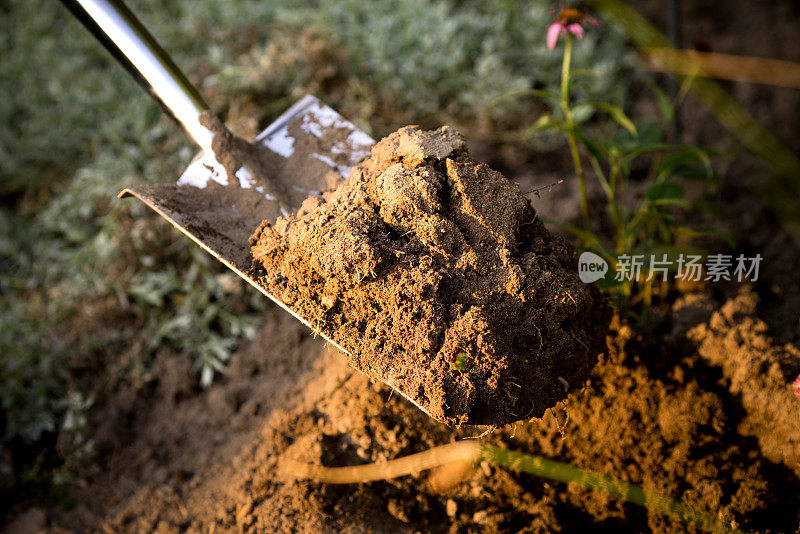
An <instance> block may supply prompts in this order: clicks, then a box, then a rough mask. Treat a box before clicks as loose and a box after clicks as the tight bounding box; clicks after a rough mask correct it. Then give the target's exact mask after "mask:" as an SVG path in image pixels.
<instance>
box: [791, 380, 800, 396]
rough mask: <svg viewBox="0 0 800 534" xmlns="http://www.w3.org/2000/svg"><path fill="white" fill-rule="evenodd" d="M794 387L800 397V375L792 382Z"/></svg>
mask: <svg viewBox="0 0 800 534" xmlns="http://www.w3.org/2000/svg"><path fill="white" fill-rule="evenodd" d="M792 388H794V394H795V395H797V396H798V397H800V375H798V376H797V378H795V379H794V382H792Z"/></svg>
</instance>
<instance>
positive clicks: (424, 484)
mask: <svg viewBox="0 0 800 534" xmlns="http://www.w3.org/2000/svg"><path fill="white" fill-rule="evenodd" d="M756 302H757V298H756V297H755V295H754V294H753V293H749V292H744V293H742V294H741V295H739V296H737V297H735V298H733V299H731V300H729V301H728V302H727V303H726V304H725V305H723V306H722V307H721V308H720V309H719V310H718V311H716V312H714V311H713V310H714V308H715V307H716V306H715V305H714V303H713V301H711V300H710V299H708V298H707V297H704V296H703V295H701V294H696V295H691V296H688V297H685V298H682V299H680V301H679V302H678V303H676V305H675V306H674V308H673V313H672V315H671V317H668V318H666V319H665V320H664V321H663V322H662V323H661V325H660V326H659V328H660V333H661V334H663V335H664V337H669V338H671V339H672V341H670V342H663V341H656V340H657V339H658V337H656V336H654V335H653V332H648V333H644V332H641V331H637V330H634V329H632V328H631V327H629V326H626V325H624V324H620V323H619V321H617V320H615V321H614V323H613V325H612V330H611V333H610V335H609V337H608V344H609V348H608V355H607V356H605V357H603V358H602V359H601V361H600V363H599V364H598V365H597V366H596V367H595V369H594V370H593V371H592V373H591V377H590V380H589V382H588V385H587V386H586V387H585V388H584V389H583V390H582V391H578V392H574V393H573V394H572V395H570V396H569V398H568V399H567V400H566V401H565V402H564V403H563V404H561V405H560V406H559V407H558V408H557V409H556V410H553V411H551V412H548V413H547V414H546V415H545V417H544V418H542V419H540V420H534V421H531V422H528V423H525V424H517V425H512V426H509V427H506V428H505V429H503V430H502V431H498V432H495V433H493V434H491V435H490V436H487V437H486V438H485V439H488V440H489V442H491V443H494V444H496V445H500V446H503V447H508V448H512V449H515V450H521V451H525V452H530V453H533V454H541V455H544V456H546V457H550V458H555V459H560V460H562V461H565V462H569V463H571V464H573V465H576V466H579V467H582V468H585V469H590V470H593V471H597V472H600V473H603V474H606V475H609V476H612V477H615V478H620V479H623V480H626V481H630V482H634V483H637V484H641V485H643V486H644V487H645V488H647V489H649V490H651V491H655V492H658V493H661V494H665V495H669V496H670V497H673V498H677V499H680V500H682V501H684V502H685V503H687V504H689V505H691V506H693V507H695V508H697V509H699V510H702V511H704V512H707V513H710V514H711V515H713V516H715V517H718V518H720V519H721V520H722V521H725V522H727V523H729V524H731V525H738V526H739V527H740V528H743V529H748V530H757V531H762V532H766V531H771V532H793V531H795V530H796V529H797V528H798V526H800V517H799V516H798V512H797V511H798V509H799V506H800V500H798V495H800V484H798V475H800V466H798V464H797V454H798V447H797V442H796V433H795V432H793V431H791V429H788V430H787V429H786V428H783V427H778V426H775V425H774V422H775V413H776V412H778V411H780V412H781V413H782V414H783V415H782V416H781V417H783V418H784V419H785V421H787V422H788V421H795V422H796V421H798V420H800V402H798V401H797V399H795V398H792V394H791V393H790V389H789V386H788V384H786V383H785V382H781V381H777V380H776V381H772V379H770V378H768V377H769V376H771V375H772V374H773V373H775V372H777V371H769V369H773V368H775V366H776V365H777V366H779V367H781V368H783V367H782V366H784V365H786V366H788V367H787V370H788V368H789V367H791V368H792V369H793V370H792V372H797V371H799V370H800V358H798V355H797V349H796V348H794V347H792V346H791V345H784V346H781V345H777V344H775V343H774V342H773V341H772V340H771V339H770V338H769V337H768V336H767V335H766V334H765V332H764V328H765V327H764V324H763V323H762V322H761V321H760V320H759V319H758V318H757V317H756V315H755V314H754V313H753V309H754V306H755V303H756ZM712 312H713V313H712ZM275 313H276V314H275V316H274V319H273V320H274V324H273V325H271V326H270V327H269V328H268V329H267V330H265V331H264V332H263V333H262V335H261V336H260V338H259V339H257V340H256V341H255V342H254V343H253V344H252V345H251V346H250V347H248V348H247V349H246V350H244V351H243V352H242V353H240V354H238V355H237V356H236V358H235V359H234V366H233V367H232V369H231V372H230V374H229V375H228V377H227V379H226V380H224V381H222V382H221V383H219V384H216V385H215V386H213V387H212V388H211V389H210V390H209V391H207V392H204V393H202V394H199V395H191V394H190V393H189V392H187V391H185V389H184V387H183V386H181V387H180V388H178V389H176V386H175V384H176V376H177V375H178V374H180V373H179V372H178V370H179V369H180V366H177V367H175V369H174V370H173V371H170V372H165V373H160V374H159V375H158V377H157V378H156V379H155V380H156V382H155V383H154V384H153V385H151V386H150V388H151V390H152V391H151V394H150V395H151V397H152V400H151V401H149V402H148V403H147V404H142V405H141V406H140V407H139V405H138V404H136V405H132V406H131V409H129V410H128V411H126V412H125V414H123V416H124V417H123V418H122V419H121V420H117V421H116V423H114V425H116V426H114V425H112V423H111V422H108V423H106V424H108V425H109V430H113V428H118V427H124V428H134V429H135V436H136V437H135V438H134V439H133V441H131V442H130V444H124V443H123V442H122V441H119V440H117V441H118V445H117V446H118V449H116V450H115V451H114V453H113V454H111V455H109V456H107V460H104V461H103V463H102V465H103V466H104V469H107V470H108V472H107V474H103V475H102V476H100V477H98V479H97V480H96V481H95V482H94V483H93V484H92V485H91V486H89V487H87V488H85V489H77V490H76V491H75V492H74V498H75V500H76V502H78V503H81V504H80V506H79V507H78V508H76V509H75V510H73V511H71V512H66V513H64V512H61V513H58V514H55V515H54V514H52V513H51V515H50V519H49V521H51V526H59V527H63V528H65V529H72V530H73V531H75V532H83V531H86V530H87V529H89V528H97V526H98V525H103V527H104V528H105V529H106V531H113V532H152V531H161V532H176V531H184V530H188V531H192V532H206V531H215V532H228V531H237V530H242V529H244V530H246V531H270V532H272V531H282V532H288V531H292V532H319V531H322V532H338V531H344V532H364V531H368V532H418V531H423V532H448V531H450V532H463V531H478V530H480V531H482V532H483V531H486V532H499V531H502V532H509V531H512V532H516V531H520V530H522V531H527V532H558V531H563V532H579V531H609V532H642V531H648V530H652V531H654V532H675V533H683V532H687V531H691V529H688V528H687V526H686V525H684V524H682V523H680V522H677V521H675V520H673V519H669V518H666V517H663V516H661V515H658V514H655V513H650V512H648V511H647V510H646V509H644V508H641V507H638V506H635V505H629V504H626V503H624V502H621V501H619V500H617V499H612V498H609V497H607V496H605V495H604V494H602V493H598V492H591V491H587V490H583V489H581V488H579V487H577V486H572V485H565V484H560V483H551V482H549V481H547V480H544V479H540V478H537V477H534V476H530V475H525V474H519V473H514V472H511V471H507V470H505V469H502V468H497V467H495V466H492V465H489V464H487V463H483V464H480V465H478V466H476V468H475V469H474V470H469V471H466V472H455V473H452V472H450V473H438V474H437V475H436V476H433V477H430V478H429V477H428V475H427V474H425V475H423V476H421V477H405V478H399V479H395V480H390V481H380V482H373V483H367V484H355V485H345V486H335V485H323V484H317V483H311V482H284V481H282V478H281V477H280V476H279V475H278V473H279V470H280V465H281V462H283V461H285V460H286V459H292V460H301V461H306V462H313V463H316V464H324V465H328V466H341V465H357V464H362V463H367V462H373V461H380V460H386V459H390V458H396V457H399V456H403V455H406V454H410V453H414V452H419V451H422V450H425V449H427V448H429V447H431V446H434V445H439V444H442V443H447V442H449V441H452V440H454V439H460V438H465V437H468V436H469V435H474V432H472V431H470V430H469V429H467V428H466V427H462V428H461V429H459V430H455V431H453V430H452V429H450V428H448V427H446V426H445V425H442V424H440V423H437V422H436V421H434V420H432V419H430V418H428V417H427V416H426V415H424V414H423V413H422V412H421V411H419V410H418V409H417V408H416V407H414V406H413V405H412V404H410V403H408V402H407V401H406V400H404V399H403V398H401V397H399V396H397V395H392V392H391V390H389V388H387V387H386V386H384V385H382V384H380V383H371V382H370V380H369V379H368V378H367V377H365V376H364V375H362V374H361V373H358V372H357V371H354V370H353V369H352V368H350V367H349V366H348V365H347V363H346V362H345V360H344V359H343V358H341V357H340V356H338V354H336V352H335V351H333V350H331V351H325V350H323V347H322V345H321V343H320V342H318V341H317V342H311V341H310V340H309V339H308V338H305V339H306V341H304V342H302V343H301V342H300V339H301V338H300V334H301V332H302V327H301V326H300V325H299V324H298V323H296V322H294V321H293V320H291V319H290V318H289V317H288V316H287V315H286V314H284V313H281V312H279V311H278V310H276V312H275ZM282 318H283V319H282ZM689 318H693V321H689V320H688V319H689ZM284 319H285V320H284ZM695 325H696V326H695ZM700 334H702V339H701V338H699V337H698V336H699V335H700ZM276 337H277V339H276ZM648 340H650V341H648ZM723 350H724V351H726V352H727V353H728V354H733V355H734V357H731V358H729V359H726V360H725V361H721V360H717V359H716V357H715V356H713V355H714V354H721V353H722V351H723ZM265 351H266V354H265ZM737 354H738V355H744V354H748V355H749V356H748V357H739V356H736V355H737ZM170 367H172V366H170ZM761 375H766V376H767V378H766V379H765V380H758V379H757V377H758V376H761ZM185 376H187V377H188V376H189V375H188V370H186V371H185ZM776 376H777V375H776ZM737 377H738V378H737ZM740 378H742V379H745V380H744V381H743V382H742V381H741V380H740ZM752 378H755V381H753V380H751V379H752ZM186 382H187V383H191V379H190V378H187V379H186ZM292 382H295V383H296V385H294V386H292V385H291V383H292ZM282 384H283V385H285V387H286V389H285V391H282V390H281V389H282V388H281V385H282ZM179 392H183V393H179ZM745 392H746V393H745ZM756 392H757V394H756ZM120 395H121V396H122V393H120ZM137 396H138V397H139V398H143V397H144V395H143V394H140V395H137ZM130 397H131V395H125V398H128V399H130ZM134 398H135V397H134ZM749 399H763V400H764V402H763V403H759V402H756V401H754V400H749ZM121 402H123V401H122V400H121V401H120V403H121ZM767 404H771V405H772V406H773V407H772V408H768V407H767ZM281 405H283V408H282V409H278V408H277V407H279V406H281ZM140 408H141V409H140ZM167 414H171V415H167ZM106 419H107V420H108V421H111V420H112V418H106ZM128 420H129V422H128ZM223 421H225V423H223ZM108 440H109V442H113V441H114V440H113V433H109V435H108ZM448 479H449V482H450V483H449V484H448ZM454 479H455V483H453V480H454Z"/></svg>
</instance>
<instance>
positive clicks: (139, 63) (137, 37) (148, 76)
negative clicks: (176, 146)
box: [61, 0, 213, 154]
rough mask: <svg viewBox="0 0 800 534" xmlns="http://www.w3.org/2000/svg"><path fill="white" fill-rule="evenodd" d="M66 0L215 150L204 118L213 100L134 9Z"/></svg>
mask: <svg viewBox="0 0 800 534" xmlns="http://www.w3.org/2000/svg"><path fill="white" fill-rule="evenodd" d="M61 2H62V3H63V4H64V5H65V6H66V7H67V9H69V10H70V11H71V12H72V13H73V14H74V15H75V17H76V18H77V19H78V20H80V21H81V23H83V25H84V26H86V28H87V29H88V30H89V31H90V32H91V33H92V34H93V35H94V36H95V37H96V38H97V39H98V40H99V41H100V42H101V43H102V44H103V46H105V47H106V48H107V49H108V50H109V52H111V54H112V55H113V56H114V57H115V58H117V60H118V61H119V62H120V63H121V64H122V65H123V66H124V67H125V68H126V69H127V70H128V72H129V73H130V74H131V75H132V76H133V77H134V78H136V80H137V81H138V82H139V84H140V85H142V86H143V87H144V89H145V90H146V91H147V92H148V93H149V94H150V96H152V97H153V98H154V99H155V100H156V102H158V103H159V105H161V107H162V108H163V109H164V110H165V111H166V112H167V114H169V115H170V116H171V117H172V118H173V119H175V120H176V121H177V122H178V124H180V125H181V126H182V127H183V129H184V130H185V131H186V132H187V134H188V135H189V137H191V138H192V139H193V140H194V141H195V143H197V144H198V145H199V146H200V148H201V149H202V150H203V151H204V152H206V153H208V154H211V153H212V150H211V140H212V139H213V134H212V133H211V132H210V131H209V130H208V129H207V128H206V127H205V126H203V125H202V124H200V120H199V119H200V114H201V113H202V112H203V111H205V110H207V109H209V107H208V104H206V102H205V100H203V97H202V96H201V95H200V93H199V92H198V91H197V90H196V89H195V88H194V86H193V85H192V84H191V83H190V82H189V80H188V79H187V78H186V76H184V75H183V73H182V72H181V71H180V69H179V68H178V67H177V66H176V65H175V63H173V61H172V60H171V59H170V58H169V56H168V55H167V53H166V52H165V51H164V49H163V48H161V46H159V44H158V42H157V41H156V40H155V38H153V36H152V35H151V34H150V32H148V31H147V28H145V27H144V26H143V25H142V23H141V22H140V21H139V19H137V18H136V16H135V15H134V14H133V13H132V12H131V10H130V9H128V8H127V6H125V4H123V3H122V2H121V1H120V0H61Z"/></svg>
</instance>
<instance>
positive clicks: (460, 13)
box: [212, 0, 628, 120]
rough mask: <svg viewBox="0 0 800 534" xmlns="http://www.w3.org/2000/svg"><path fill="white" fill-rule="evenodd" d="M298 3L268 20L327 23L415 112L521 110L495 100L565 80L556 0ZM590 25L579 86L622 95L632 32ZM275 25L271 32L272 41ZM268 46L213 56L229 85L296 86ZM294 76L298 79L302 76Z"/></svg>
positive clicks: (368, 78) (380, 83)
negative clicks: (549, 41)
mask: <svg viewBox="0 0 800 534" xmlns="http://www.w3.org/2000/svg"><path fill="white" fill-rule="evenodd" d="M273 4H279V5H280V4H282V2H273ZM295 4H296V3H292V5H293V9H286V7H288V6H284V9H281V8H280V7H275V10H274V12H272V13H261V14H260V15H261V16H262V17H263V19H262V20H259V21H258V23H260V24H262V25H263V26H264V27H268V28H269V27H271V28H286V27H289V28H313V29H315V30H316V31H318V32H320V33H321V34H322V35H324V36H326V37H327V38H328V39H330V40H331V42H333V43H335V44H338V45H340V46H341V47H343V48H344V50H345V53H346V55H347V68H348V69H349V71H350V73H351V74H352V76H353V77H354V78H356V79H359V80H361V81H363V83H364V84H366V85H368V86H370V87H375V88H376V89H377V90H378V91H379V92H381V93H382V94H383V95H385V97H386V100H387V101H390V102H391V103H392V105H393V106H394V107H396V108H397V109H398V110H401V111H403V112H405V113H407V114H410V115H411V116H415V117H421V118H422V117H431V116H440V115H441V114H442V112H444V113H445V114H447V115H451V116H460V117H462V118H474V117H476V116H481V115H487V114H490V115H493V116H495V117H496V118H499V119H503V120H512V119H513V118H515V117H516V118H517V120H520V119H521V118H522V117H519V112H520V109H521V108H520V104H519V103H517V104H514V103H506V104H505V105H503V106H501V107H499V108H495V107H493V106H492V105H491V104H492V102H493V101H494V100H495V99H496V98H497V97H500V96H502V95H504V94H507V93H509V92H512V91H516V90H521V89H527V88H539V89H555V88H557V87H558V83H559V80H560V57H561V56H560V54H559V53H557V51H549V50H547V48H546V44H545V33H546V29H547V26H548V25H549V24H550V22H552V15H551V13H550V8H551V6H550V5H549V4H548V3H547V2H515V1H487V0H483V1H480V0H475V1H469V2H450V1H429V0H403V1H399V2H357V1H347V0H340V1H327V2H304V3H302V5H303V7H298V6H297V5H295ZM587 33H588V35H587V36H586V38H585V39H584V40H583V42H581V43H579V44H578V46H576V50H575V52H574V58H573V62H574V64H573V65H574V68H576V69H591V70H593V71H594V72H595V75H594V76H590V77H587V78H586V79H584V81H583V83H582V84H581V85H580V86H578V87H576V89H575V91H574V92H576V93H577V95H578V96H581V93H583V94H584V95H585V96H586V95H587V94H588V96H591V97H592V98H603V99H610V100H611V101H618V100H620V99H621V97H622V93H623V91H624V88H625V81H626V79H627V77H628V69H626V59H625V55H624V54H623V46H622V45H623V43H622V38H621V37H620V36H619V35H618V34H617V33H615V32H614V31H612V30H611V29H610V28H608V27H607V26H604V27H600V28H592V29H591V30H590V31H588V32H587ZM272 34H275V32H272ZM272 34H270V35H267V36H266V37H265V43H267V42H269V39H270V38H272V37H273V36H274V35H272ZM266 53H267V47H266V44H264V45H261V46H255V47H253V48H252V49H251V50H250V51H249V52H247V53H246V54H244V55H243V56H236V57H234V56H232V55H230V54H227V53H225V52H224V51H223V49H221V48H217V49H216V50H215V54H214V55H213V56H212V58H213V63H214V65H215V66H216V67H217V69H218V70H219V72H220V74H219V75H218V76H217V77H215V78H212V81H217V82H222V83H224V84H225V85H226V87H227V88H229V89H236V88H242V87H249V88H250V89H251V90H265V91H284V92H286V91H288V90H290V89H291V87H285V86H284V87H281V86H282V85H283V84H282V82H283V80H285V79H287V76H286V75H285V73H284V75H283V76H276V75H275V74H276V69H274V68H273V69H270V68H269V67H270V66H271V65H265V61H268V60H265V58H264V56H265V54H266ZM279 59H280V58H277V59H276V58H272V59H271V61H273V62H275V61H279ZM259 72H269V74H270V75H271V76H267V75H260V74H259ZM288 78H289V79H291V84H293V86H295V87H296V85H297V83H298V80H297V79H292V78H291V77H288ZM276 86H277V88H276ZM524 118H525V119H526V120H529V119H530V117H524Z"/></svg>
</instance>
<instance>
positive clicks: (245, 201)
mask: <svg viewBox="0 0 800 534" xmlns="http://www.w3.org/2000/svg"><path fill="white" fill-rule="evenodd" d="M257 140H258V141H259V142H261V143H262V144H263V146H264V147H266V148H267V149H269V150H268V151H266V152H267V153H268V154H269V155H270V156H271V159H270V161H271V165H270V169H271V173H270V178H271V179H272V180H275V181H277V182H279V183H281V184H283V185H285V186H286V187H285V188H284V189H286V190H288V191H290V192H291V195H290V196H291V198H290V199H289V205H290V208H291V209H293V210H297V209H298V208H299V207H300V205H301V204H302V202H303V200H304V199H305V198H307V197H308V196H309V195H312V194H315V193H317V192H319V191H321V190H323V189H328V188H332V187H336V186H337V185H338V184H339V183H341V182H342V181H344V180H345V179H346V178H347V176H348V175H349V174H350V169H351V168H352V167H353V166H354V165H355V164H357V163H358V162H359V161H361V160H362V159H364V158H365V157H366V156H368V155H369V150H370V147H371V146H372V145H373V144H374V140H373V139H372V138H370V137H369V136H368V135H367V134H366V133H364V132H363V131H361V130H359V129H358V128H357V127H356V126H355V125H354V124H352V123H351V122H349V121H347V120H345V119H344V118H343V117H342V116H341V115H339V114H338V113H337V112H336V111H334V110H333V109H331V108H330V107H328V106H327V105H325V104H324V103H322V102H321V101H320V100H318V99H317V98H315V97H313V96H310V95H307V96H305V97H303V98H301V99H300V100H299V101H298V102H296V103H295V104H294V105H293V106H292V107H290V108H289V109H288V110H286V112H284V113H283V114H282V115H281V116H280V117H278V119H277V120H275V122H273V123H272V124H270V125H269V126H268V127H267V128H266V129H265V130H264V131H263V132H261V134H259V136H258V137H257ZM210 158H213V155H208V154H199V155H198V156H197V157H196V158H195V159H194V161H192V163H191V164H190V165H189V167H188V168H187V169H186V171H185V172H184V173H183V174H182V175H181V177H180V178H179V179H178V181H177V183H174V184H152V185H141V186H136V187H130V188H127V189H125V190H123V191H122V192H121V193H120V194H119V197H120V198H124V197H128V196H132V197H135V198H138V199H139V200H141V201H142V202H144V203H145V204H146V205H147V206H149V207H150V208H152V209H153V210H154V211H155V212H156V213H158V214H159V215H161V216H162V217H164V218H165V219H166V220H168V221H169V222H170V223H171V224H172V225H173V226H175V228H177V229H178V230H180V231H181V232H183V233H184V234H186V235H187V236H189V237H190V238H191V239H192V240H193V241H195V242H196V243H197V244H198V245H200V246H201V247H203V248H204V249H205V250H206V251H208V252H209V253H210V254H211V255H212V256H214V257H215V258H216V259H218V260H219V261H221V262H222V263H223V264H225V265H226V266H227V267H228V268H230V269H231V270H232V271H233V272H235V273H236V274H238V275H239V276H241V277H242V278H244V279H245V280H247V282H249V283H250V284H251V285H252V286H253V287H255V288H256V289H258V290H259V291H261V292H262V293H263V294H264V295H266V296H267V297H269V298H270V299H272V300H273V301H274V302H275V303H276V304H278V305H279V306H281V307H282V308H284V309H285V310H286V311H288V312H289V313H291V314H292V315H294V316H295V317H296V318H297V319H298V320H300V321H301V322H302V323H303V324H305V325H306V326H308V327H309V328H311V329H312V330H314V329H313V328H312V327H311V325H310V324H309V323H308V322H307V321H306V320H304V319H303V318H302V317H300V316H298V315H297V314H296V313H295V312H294V311H292V310H291V309H290V308H289V307H288V306H286V305H285V304H283V303H282V302H280V301H279V300H278V299H277V298H275V297H274V296H273V295H271V294H270V293H269V292H267V291H266V290H265V289H264V288H263V287H261V286H260V285H259V284H258V283H257V282H256V281H255V280H253V279H252V278H251V277H249V276H248V275H247V272H248V271H249V269H250V262H251V260H250V246H249V241H248V240H249V237H250V235H252V233H253V232H254V231H255V229H256V228H257V227H258V225H259V224H261V222H262V221H264V220H270V221H272V222H274V221H275V219H276V218H277V217H278V216H279V215H280V214H281V213H280V208H279V207H278V203H277V202H275V201H274V200H273V199H272V196H271V195H270V194H269V191H270V186H269V184H266V183H259V182H258V180H257V179H253V178H252V177H250V176H249V175H244V176H239V175H237V177H236V179H235V180H233V183H230V182H229V180H228V177H227V176H226V175H225V174H224V172H222V173H221V172H219V171H217V170H214V168H215V167H216V168H218V165H216V163H215V162H214V161H213V160H212V159H210ZM315 333H316V334H318V335H320V336H322V337H323V338H324V339H326V340H327V341H329V342H330V343H332V344H333V345H335V346H336V347H337V348H339V349H340V350H342V348H341V347H340V346H339V345H338V344H337V343H336V342H335V341H334V340H332V339H330V338H329V337H328V336H326V335H325V334H324V333H322V332H318V331H315Z"/></svg>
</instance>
